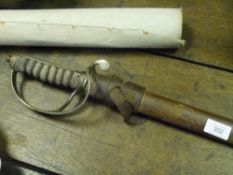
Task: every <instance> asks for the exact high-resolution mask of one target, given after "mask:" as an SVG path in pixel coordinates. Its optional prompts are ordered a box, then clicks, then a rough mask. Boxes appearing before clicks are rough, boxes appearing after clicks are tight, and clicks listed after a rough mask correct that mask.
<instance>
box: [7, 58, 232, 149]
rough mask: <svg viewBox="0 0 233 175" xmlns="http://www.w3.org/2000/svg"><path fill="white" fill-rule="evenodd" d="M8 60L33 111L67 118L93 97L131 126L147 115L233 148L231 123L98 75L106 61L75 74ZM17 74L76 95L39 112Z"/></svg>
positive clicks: (16, 87) (35, 62)
mask: <svg viewBox="0 0 233 175" xmlns="http://www.w3.org/2000/svg"><path fill="white" fill-rule="evenodd" d="M7 61H8V62H9V64H10V67H11V68H12V87H13V89H14V91H15V93H16V96H17V97H18V99H19V100H20V101H21V102H22V103H23V104H24V105H26V106H27V107H28V108H30V109H31V110H33V111H36V112H39V113H42V114H48V115H51V116H59V115H62V116H65V115H67V114H70V113H73V112H75V111H77V110H79V109H80V108H81V107H82V106H83V105H84V104H85V102H86V100H87V99H88V97H90V98H92V99H95V100H99V101H101V102H105V103H107V104H109V105H114V106H116V108H117V109H118V110H119V112H120V113H121V114H122V116H123V117H124V120H125V122H127V123H128V124H141V123H143V122H144V121H145V120H144V118H143V117H142V116H143V115H147V116H149V117H151V118H154V119H157V120H159V121H163V122H165V123H169V124H172V125H174V126H177V127H178V128H183V129H185V130H188V131H191V132H194V133H197V134H200V135H202V136H205V137H207V138H211V139H214V140H218V141H221V142H223V143H225V144H229V145H233V131H232V127H233V121H232V120H230V119H227V118H226V117H223V116H219V115H216V114H212V113H210V112H207V111H203V110H200V109H197V108H194V107H192V106H189V105H186V104H182V103H180V102H177V101H174V100H171V99H168V98H165V97H162V96H160V95H157V94H154V93H152V92H149V91H147V90H146V89H145V88H144V87H142V86H139V85H137V84H135V83H133V82H124V81H123V80H121V79H119V78H113V77H107V76H104V75H102V74H98V73H96V71H95V66H96V65H98V66H100V68H101V70H107V69H108V68H109V66H110V65H109V63H108V62H107V61H106V60H99V61H97V62H95V63H94V64H93V65H91V66H89V67H88V68H86V69H85V70H84V71H83V70H82V71H81V70H76V71H72V70H68V69H64V68H60V67H59V66H55V65H52V64H49V63H46V62H42V61H39V60H36V59H33V58H28V57H21V56H10V57H8V58H7ZM18 73H22V74H27V75H30V76H32V77H34V78H36V79H38V80H40V81H42V82H45V83H49V84H55V85H57V86H63V87H66V88H70V89H73V92H72V93H71V95H70V96H69V97H68V99H67V100H66V102H65V103H64V104H63V105H62V106H61V107H60V108H58V109H55V110H50V111H49V110H45V109H39V108H38V107H36V106H33V105H32V104H29V103H28V102H27V101H26V99H25V98H24V97H23V94H22V93H21V88H19V87H20V86H19V85H17V75H18ZM75 95H79V96H80V101H79V102H78V104H77V106H76V107H74V109H72V110H70V111H67V110H66V108H67V106H68V105H69V104H70V102H71V101H72V99H73V98H74V96H75ZM134 114H143V115H140V116H138V115H134Z"/></svg>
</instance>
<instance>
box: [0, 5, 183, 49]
mask: <svg viewBox="0 0 233 175" xmlns="http://www.w3.org/2000/svg"><path fill="white" fill-rule="evenodd" d="M181 35H182V9H180V8H178V9H177V8H98V9H55V10H0V45H13V46H67V47H68V46H72V47H112V48H178V47H180V46H182V45H184V40H182V39H181Z"/></svg>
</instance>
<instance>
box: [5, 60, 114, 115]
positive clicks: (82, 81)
mask: <svg viewBox="0 0 233 175" xmlns="http://www.w3.org/2000/svg"><path fill="white" fill-rule="evenodd" d="M7 61H8V62H9V63H10V66H11V68H12V77H11V83H12V88H13V89H14V91H15V94H16V96H17V98H18V99H19V100H20V101H21V102H22V103H23V104H24V105H25V106H27V107H28V108H30V109H31V110H33V111H36V112H39V113H43V114H47V115H67V114H70V113H73V112H75V111H77V110H78V109H80V108H81V107H82V106H83V105H84V104H85V102H86V101H87V99H88V97H89V94H90V90H91V84H92V81H93V78H94V75H95V66H96V65H99V67H100V69H101V70H108V69H109V67H110V65H109V63H108V62H107V61H106V60H97V61H96V62H95V63H94V64H93V65H91V66H89V67H88V68H86V69H85V70H84V71H71V70H67V69H63V68H59V67H58V66H55V65H52V64H48V63H45V62H43V61H38V60H35V59H33V58H28V57H18V56H13V57H12V56H8V57H7ZM19 72H21V73H24V74H27V75H31V76H33V77H34V78H36V79H39V80H41V81H43V82H47V83H50V84H55V85H57V86H63V87H70V88H72V89H74V90H73V92H72V93H71V94H70V96H69V97H68V98H67V100H66V101H65V102H64V104H63V105H61V106H60V107H59V108H57V109H54V110H47V109H41V108H38V107H36V106H33V105H32V104H30V103H29V102H27V100H26V99H25V98H24V96H23V93H22V89H21V88H19V87H21V86H19V85H18V86H17V75H18V73H19ZM76 95H78V96H79V97H80V100H79V102H78V103H77V105H76V106H75V107H74V108H73V109H71V110H65V109H66V108H67V106H68V105H69V104H70V103H71V101H72V100H73V98H74V97H75V96H76Z"/></svg>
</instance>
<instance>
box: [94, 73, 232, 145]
mask: <svg viewBox="0 0 233 175" xmlns="http://www.w3.org/2000/svg"><path fill="white" fill-rule="evenodd" d="M96 83H97V84H96V86H95V90H94V91H92V97H93V98H97V99H99V100H103V99H104V101H105V102H106V101H107V102H108V103H111V104H116V103H120V105H117V106H121V107H120V108H127V105H126V106H125V105H124V103H123V102H117V99H115V100H114V101H113V100H112V99H111V93H112V92H111V91H113V89H114V88H116V85H117V86H118V87H121V91H122V92H123V94H124V96H125V98H126V99H127V100H126V101H128V102H129V103H130V104H132V106H133V112H134V113H141V114H144V115H147V116H150V117H152V118H154V119H158V120H160V121H163V122H166V123H169V124H172V125H174V126H177V127H179V128H183V129H186V130H189V131H192V132H195V133H198V134H201V135H203V136H207V137H209V138H212V139H215V140H219V141H221V142H224V143H227V144H229V145H233V131H232V129H231V130H230V132H229V133H228V134H229V136H228V138H227V139H226V138H225V139H223V138H222V137H221V134H219V135H218V136H215V135H213V134H214V132H215V131H214V129H215V128H214V127H215V126H213V128H209V130H210V131H209V132H211V130H213V131H212V132H213V133H212V134H209V133H208V130H207V131H204V129H205V127H206V125H207V122H208V120H210V121H211V120H213V121H215V122H217V123H220V126H219V127H220V128H219V129H223V130H224V129H225V128H224V126H223V128H221V127H222V126H221V124H223V125H226V126H228V127H229V128H233V121H231V120H229V119H227V118H225V117H222V116H218V115H215V114H211V113H209V112H206V111H202V110H200V109H196V108H194V107H191V106H188V105H185V104H182V103H179V102H177V101H174V100H171V99H167V98H165V97H161V96H159V95H156V94H154V93H152V92H148V91H146V90H145V89H144V88H143V87H140V86H138V85H136V84H134V83H131V82H127V83H123V82H121V81H119V80H118V81H116V80H113V79H110V78H109V77H104V76H101V75H99V76H98V78H97V81H96ZM97 94H98V95H97ZM119 94H120V93H119ZM119 94H118V95H117V96H119ZM118 108H119V107H118ZM124 110H125V111H127V109H124ZM122 111H123V110H122ZM120 112H121V110H120ZM121 113H122V112H121ZM122 115H123V116H124V112H123V114H122ZM130 117H131V116H130V114H129V116H128V118H130ZM126 120H128V119H126ZM134 120H135V119H134ZM134 120H133V122H134ZM210 127H211V126H210ZM216 127H218V125H216ZM207 129H208V128H207ZM216 132H218V131H216ZM219 132H220V131H219ZM222 132H227V131H226V130H224V131H222ZM226 134H227V133H226Z"/></svg>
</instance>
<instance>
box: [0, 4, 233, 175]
mask: <svg viewBox="0 0 233 175" xmlns="http://www.w3.org/2000/svg"><path fill="white" fill-rule="evenodd" d="M76 4H77V6H78V7H102V6H137V7H139V6H150V7H151V6H158V7H164V6H165V7H168V6H169V7H177V6H182V7H183V8H184V15H185V16H184V20H185V26H184V37H185V39H187V42H188V43H187V46H186V47H185V48H182V49H179V50H177V51H176V52H178V53H180V54H185V55H188V56H190V57H193V58H194V57H195V58H197V59H198V61H201V62H204V63H208V64H215V65H220V66H223V67H226V68H233V61H232V37H231V36H232V23H230V19H231V18H232V14H230V13H228V12H229V10H228V9H231V7H232V2H231V1H227V0H224V1H220V0H219V1H217V0H214V1H196V0H194V1H178V0H177V1H155V0H154V1H139V0H138V1H127V0H123V1H122V0H113V1H106V0H98V1H94V0H86V1H82V0H79V1H77V3H76ZM40 7H44V6H43V5H41V6H40ZM230 16H231V18H230ZM220 23H221V24H222V25H223V27H221V26H220V25H219V24H220ZM8 54H17V55H27V56H31V57H34V58H37V59H41V60H45V61H48V62H50V63H54V64H57V65H61V66H62V67H65V68H70V69H74V70H75V69H76V68H77V67H78V66H82V67H86V66H88V65H89V64H91V63H93V62H94V61H95V60H97V59H107V60H108V61H109V62H110V63H111V69H110V71H109V72H108V74H109V75H117V76H119V77H121V78H123V79H125V80H130V81H133V82H135V83H138V84H140V85H143V86H145V87H146V88H147V89H148V90H150V91H152V92H154V93H156V94H159V95H162V96H165V97H168V98H171V99H174V100H177V101H180V102H182V103H185V104H188V105H191V106H194V107H196V108H200V109H203V110H207V111H209V112H212V113H216V114H219V115H222V116H226V117H228V118H231V119H233V74H232V73H228V72H224V71H220V70H216V69H212V68H208V67H203V66H198V65H194V64H190V63H186V62H182V61H178V60H173V59H169V58H165V57H160V56H156V55H152V54H149V53H145V52H139V51H135V50H121V49H117V50H114V49H84V48H16V47H15V48H12V47H1V49H0V150H1V151H2V152H7V153H8V154H9V155H11V156H12V157H14V158H17V159H20V160H23V161H26V162H30V163H32V164H35V165H38V166H42V167H44V168H48V169H50V170H54V171H56V172H59V173H61V174H65V175H82V174H93V175H97V174H101V175H102V174H116V175H118V174H119V175H122V174H132V175H135V174H137V175H154V174H159V175H167V174H170V175H173V174H174V175H176V174H181V175H183V174H184V175H186V174H187V175H196V174H198V175H215V174H216V175H219V174H222V175H231V174H232V173H233V150H232V148H231V147H229V146H226V145H223V144H220V143H217V142H214V141H211V140H208V139H205V138H202V137H200V136H198V135H195V134H192V133H189V132H186V131H183V130H180V129H178V128H175V127H172V126H170V125H167V124H163V123H160V122H158V121H155V120H148V121H147V122H146V123H145V124H143V125H140V126H129V125H127V124H125V123H124V122H123V119H122V117H121V116H120V114H119V113H118V112H117V111H115V109H112V108H109V107H106V106H104V105H102V104H98V103H95V102H91V101H89V102H88V103H87V104H86V105H85V107H84V108H83V109H82V110H81V111H80V112H79V113H76V114H74V115H73V116H72V117H70V118H65V119H51V118H47V117H45V116H42V115H40V114H36V113H34V112H32V111H30V110H29V109H27V108H26V107H24V106H23V105H22V104H21V103H20V102H19V101H18V100H17V99H16V97H15V95H14V92H13V91H12V89H11V85H10V74H11V71H10V68H9V66H8V64H7V62H6V61H5V59H4V58H5V56H6V55H8ZM68 93H69V92H68V91H63V90H60V89H56V88H54V87H50V86H47V85H44V84H42V83H39V82H37V81H34V80H28V81H27V82H26V84H25V95H26V97H27V99H29V100H30V102H32V103H34V104H39V105H40V106H43V107H48V108H52V107H55V106H57V105H59V104H61V103H62V102H63V100H64V98H65V97H66V96H67V94H68ZM12 174H14V175H15V174H16V173H12ZM18 174H20V173H18ZM25 174H27V173H25ZM28 174H30V173H28ZM31 174H33V173H31Z"/></svg>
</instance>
